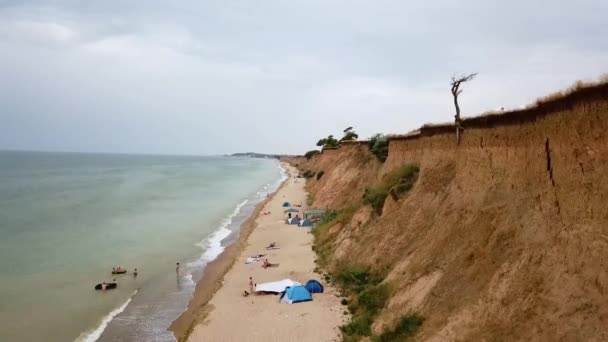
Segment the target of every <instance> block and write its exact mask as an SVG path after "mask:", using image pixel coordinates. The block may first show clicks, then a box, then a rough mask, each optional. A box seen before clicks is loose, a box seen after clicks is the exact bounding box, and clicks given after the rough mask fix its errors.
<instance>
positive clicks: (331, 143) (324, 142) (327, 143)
mask: <svg viewBox="0 0 608 342" xmlns="http://www.w3.org/2000/svg"><path fill="white" fill-rule="evenodd" d="M317 146H321V147H336V146H338V140H336V138H334V136H333V135H331V134H330V135H329V136H328V137H327V138H323V139H320V140H319V141H317Z"/></svg>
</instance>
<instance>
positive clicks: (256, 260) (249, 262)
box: [245, 257, 260, 264]
mask: <svg viewBox="0 0 608 342" xmlns="http://www.w3.org/2000/svg"><path fill="white" fill-rule="evenodd" d="M258 261H260V258H254V257H249V258H247V260H245V263H246V264H253V263H256V262H258Z"/></svg>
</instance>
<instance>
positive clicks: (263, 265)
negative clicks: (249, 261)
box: [262, 259, 270, 268]
mask: <svg viewBox="0 0 608 342" xmlns="http://www.w3.org/2000/svg"><path fill="white" fill-rule="evenodd" d="M262 267H264V268H266V267H270V262H269V261H268V259H264V263H263V264H262Z"/></svg>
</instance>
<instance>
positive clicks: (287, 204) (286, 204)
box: [283, 202, 291, 207]
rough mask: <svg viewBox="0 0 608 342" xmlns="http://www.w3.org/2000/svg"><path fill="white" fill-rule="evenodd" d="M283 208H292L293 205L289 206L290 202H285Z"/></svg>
mask: <svg viewBox="0 0 608 342" xmlns="http://www.w3.org/2000/svg"><path fill="white" fill-rule="evenodd" d="M283 206H284V207H291V205H289V202H283Z"/></svg>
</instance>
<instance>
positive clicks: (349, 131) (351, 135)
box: [340, 127, 359, 141]
mask: <svg viewBox="0 0 608 342" xmlns="http://www.w3.org/2000/svg"><path fill="white" fill-rule="evenodd" d="M358 138H359V134H357V133H355V131H354V130H353V128H352V127H347V128H346V129H345V130H344V136H343V137H342V139H340V141H350V140H357V139H358Z"/></svg>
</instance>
